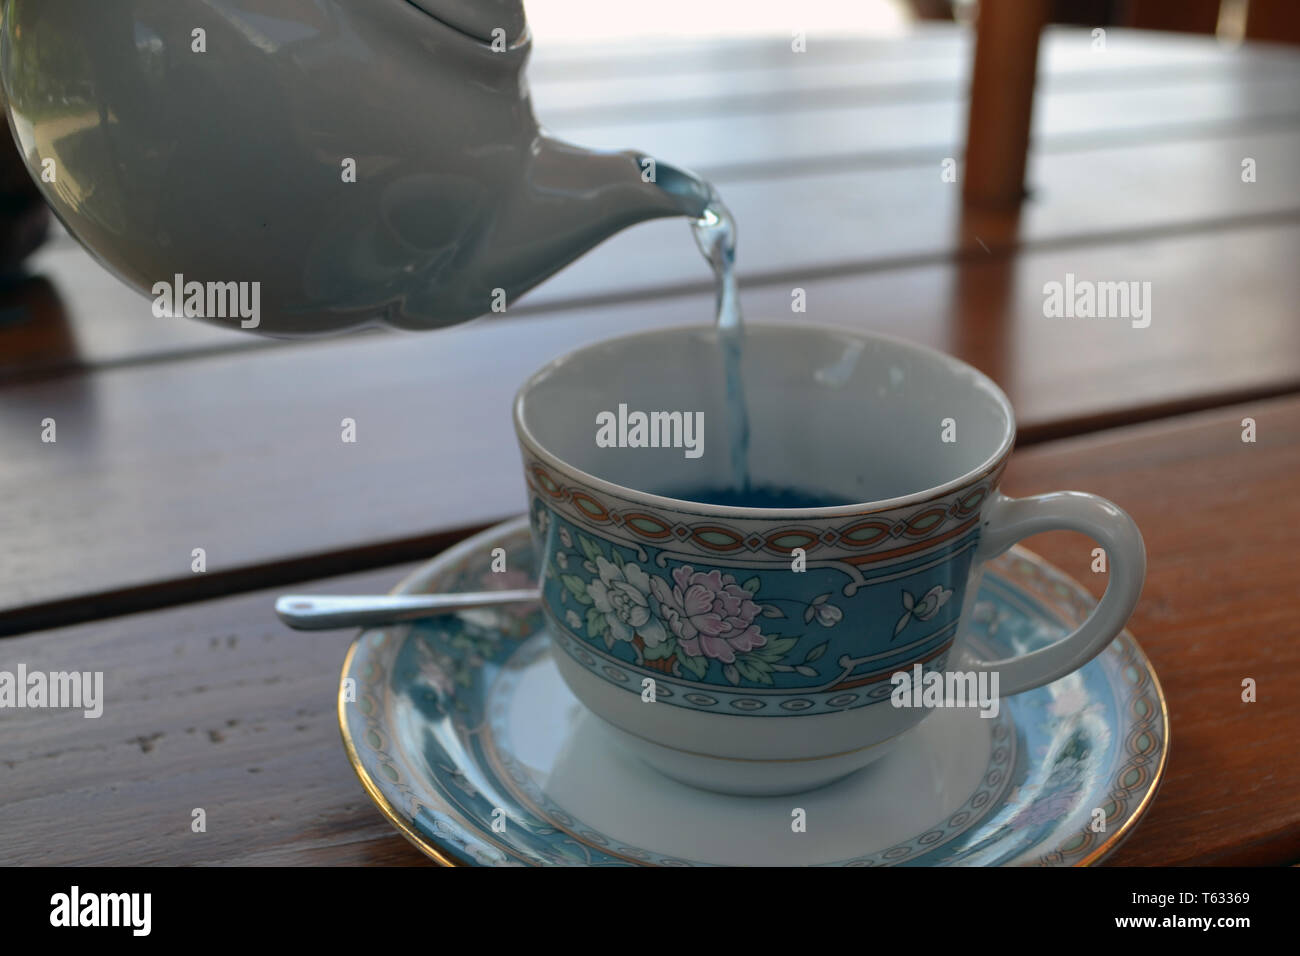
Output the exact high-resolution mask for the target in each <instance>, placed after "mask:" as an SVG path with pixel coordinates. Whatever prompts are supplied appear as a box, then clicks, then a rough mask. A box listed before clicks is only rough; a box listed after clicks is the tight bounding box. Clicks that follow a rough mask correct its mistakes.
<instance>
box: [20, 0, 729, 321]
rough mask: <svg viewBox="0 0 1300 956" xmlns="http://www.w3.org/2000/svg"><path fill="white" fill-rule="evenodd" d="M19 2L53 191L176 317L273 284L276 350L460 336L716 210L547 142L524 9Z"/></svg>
mask: <svg viewBox="0 0 1300 956" xmlns="http://www.w3.org/2000/svg"><path fill="white" fill-rule="evenodd" d="M3 3H4V19H3V27H2V30H3V32H2V35H0V72H2V76H3V82H4V88H5V91H6V92H7V94H8V99H9V121H10V125H11V127H12V130H13V133H14V137H15V139H16V141H17V143H18V146H19V149H20V151H21V152H22V154H23V156H24V158H25V160H26V162H27V165H28V167H29V169H30V170H31V172H32V175H33V177H34V178H35V179H36V181H37V183H38V184H39V186H40V188H41V190H42V192H43V193H44V195H45V198H46V199H47V200H48V201H49V203H50V205H51V206H52V207H53V209H54V210H55V212H56V213H57V214H58V216H59V218H60V219H61V220H62V221H63V222H64V224H65V225H66V226H67V227H68V229H69V230H70V231H71V232H72V233H73V235H75V236H76V237H77V238H78V239H80V240H81V242H82V243H83V244H84V245H85V246H86V247H87V248H89V249H90V251H91V252H92V253H94V254H95V255H96V256H97V257H98V258H99V259H100V260H101V261H102V262H103V263H104V264H105V265H106V266H107V267H108V268H110V269H111V270H113V271H114V272H115V273H116V274H117V275H118V276H120V277H121V278H122V279H124V280H125V281H126V282H128V283H129V284H131V285H132V286H135V287H136V288H138V289H140V290H141V291H143V292H145V293H146V294H147V295H153V296H154V297H155V305H157V302H158V297H159V296H160V295H161V293H162V290H163V287H164V286H166V287H174V288H175V289H177V290H180V289H182V288H188V287H190V286H192V285H193V284H194V283H199V284H201V285H206V286H207V287H208V288H209V290H211V288H212V287H213V286H214V285H216V286H217V287H218V289H220V288H222V287H223V286H224V287H227V288H233V287H229V286H228V285H227V284H229V283H247V284H248V287H250V288H252V287H254V286H253V284H254V283H257V284H258V285H257V286H256V288H257V290H258V294H259V300H260V314H261V319H260V322H259V323H258V325H257V327H258V330H259V331H261V332H267V333H271V334H279V335H300V334H309V333H317V332H329V331H335V330H339V329H344V328H350V327H355V326H360V325H366V324H373V323H379V322H382V323H387V324H390V325H394V326H399V327H403V328H432V327H437V326H443V325H449V324H451V323H454V322H460V321H463V320H466V319H469V318H472V317H474V316H477V315H481V314H483V313H485V312H488V311H490V310H491V309H492V308H493V306H494V305H499V304H500V303H502V302H504V303H505V304H506V305H507V307H508V305H509V304H510V303H513V302H514V300H515V299H516V297H518V296H519V295H521V294H522V293H523V292H525V291H526V290H528V289H530V288H532V287H533V286H534V285H536V284H537V283H539V282H541V281H542V280H543V279H545V278H547V277H548V276H549V275H551V274H552V273H554V272H556V271H557V270H558V269H560V268H561V267H562V266H564V265H566V264H567V263H569V262H570V261H572V260H573V259H575V258H576V257H578V256H579V255H581V254H582V253H584V252H586V251H587V250H588V249H590V248H591V247H592V246H594V245H596V244H597V243H599V242H601V241H602V240H603V239H605V238H607V237H608V236H610V235H612V234H613V233H615V232H617V231H618V230H620V229H623V228H624V227H626V226H629V225H631V224H633V223H636V222H640V221H642V220H646V219H652V218H657V217H662V216H672V215H688V216H698V215H700V213H701V211H702V210H703V207H704V205H705V203H706V201H707V193H706V190H705V188H704V187H703V186H702V185H701V184H700V183H699V182H698V181H697V180H696V179H694V177H691V176H689V175H688V174H685V173H682V172H681V171H679V170H675V169H672V168H671V167H669V166H667V165H665V164H662V163H658V164H654V165H653V167H651V166H650V164H648V163H646V162H645V161H644V160H645V159H646V158H645V157H642V156H641V155H640V154H638V153H635V152H618V153H612V152H593V151H589V150H584V149H581V148H579V147H576V146H572V145H569V144H566V143H563V142H560V141H558V140H556V139H553V138H552V137H550V136H548V135H547V134H546V133H545V132H543V131H542V130H541V129H540V128H539V126H538V124H537V121H536V119H535V118H534V116H533V110H532V104H531V102H530V99H529V95H528V87H527V84H526V81H525V78H524V65H525V63H526V61H527V59H528V54H529V49H530V46H529V34H528V27H527V24H526V22H525V19H524V11H523V6H522V3H521V2H520V0H3ZM651 172H653V180H651V181H647V179H648V178H649V176H650V174H651ZM196 288H197V287H196ZM196 301H199V302H200V305H199V307H198V310H197V311H196V310H195V308H193V307H191V308H190V309H189V311H188V312H186V313H185V314H193V315H197V316H198V317H202V318H207V319H210V320H212V321H216V322H220V323H222V324H227V325H229V324H232V323H234V322H238V321H239V319H238V316H230V315H228V314H227V315H222V314H212V313H213V312H216V313H221V312H222V309H221V308H220V306H221V302H222V300H221V296H220V295H218V297H217V299H216V302H217V306H218V307H217V308H216V309H215V310H214V309H212V308H211V305H212V302H213V297H212V295H211V293H210V292H209V295H208V296H207V299H206V302H207V303H208V306H209V308H208V310H207V311H204V309H203V307H202V301H204V300H203V297H202V296H200V299H199V300H196ZM173 304H174V308H175V313H181V312H182V311H183V310H182V306H181V303H180V302H179V301H176V302H174V303H173ZM239 324H240V325H243V326H245V327H250V323H248V322H239Z"/></svg>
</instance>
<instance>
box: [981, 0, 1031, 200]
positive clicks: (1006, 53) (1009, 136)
mask: <svg viewBox="0 0 1300 956" xmlns="http://www.w3.org/2000/svg"><path fill="white" fill-rule="evenodd" d="M1047 8H1048V2H1047V0H981V3H980V6H979V19H978V21H977V23H976V39H975V64H974V69H973V70H972V72H971V90H970V114H969V118H968V121H967V127H966V174H965V179H964V181H963V186H962V195H963V197H964V198H965V200H966V202H967V203H968V204H970V205H975V206H990V207H1002V208H1005V207H1008V206H1016V205H1018V204H1019V203H1020V200H1021V199H1022V198H1023V196H1024V189H1025V185H1024V184H1025V161H1026V157H1027V155H1028V152H1029V126H1030V121H1031V119H1032V117H1033V112H1034V77H1035V74H1036V72H1037V69H1038V36H1039V34H1040V33H1041V32H1042V29H1043V26H1044V24H1046V22H1047V12H1048V11H1047Z"/></svg>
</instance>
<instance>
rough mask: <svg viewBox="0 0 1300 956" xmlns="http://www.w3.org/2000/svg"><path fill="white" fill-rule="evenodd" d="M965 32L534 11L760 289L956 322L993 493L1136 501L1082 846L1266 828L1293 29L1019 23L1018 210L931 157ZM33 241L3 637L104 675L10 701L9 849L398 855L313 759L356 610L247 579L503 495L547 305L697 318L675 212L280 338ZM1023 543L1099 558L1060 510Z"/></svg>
mask: <svg viewBox="0 0 1300 956" xmlns="http://www.w3.org/2000/svg"><path fill="white" fill-rule="evenodd" d="M969 59H970V41H969V37H967V36H966V35H965V34H963V33H962V32H960V31H958V30H956V29H952V28H923V29H920V30H918V31H917V32H916V33H915V34H914V35H912V36H909V37H907V38H905V39H902V40H887V41H886V40H863V39H843V38H816V37H814V38H810V40H809V43H808V52H807V53H804V54H797V55H796V54H793V53H791V51H790V48H789V42H788V39H787V38H777V39H774V40H773V41H771V42H759V41H753V40H747V41H744V42H739V41H737V42H719V43H710V44H686V43H679V42H663V43H658V44H654V43H651V44H638V45H637V46H636V47H635V48H628V49H622V48H618V47H609V46H604V47H601V48H600V49H556V50H538V51H537V53H536V59H535V63H534V65H533V68H532V74H531V75H532V81H533V86H534V95H535V98H536V102H537V108H538V113H539V115H540V116H541V117H542V119H543V121H544V122H546V123H547V125H548V126H550V127H551V128H552V129H553V130H554V131H555V132H557V133H558V134H560V135H564V136H567V137H569V138H572V139H574V140H575V141H578V142H583V143H586V144H590V145H594V146H618V147H625V146H633V145H635V146H638V147H641V148H644V149H647V150H648V151H650V152H651V153H653V154H655V155H658V156H661V157H663V158H664V159H666V160H671V161H673V162H677V163H681V164H683V165H686V166H691V167H696V168H697V169H699V170H700V171H701V172H702V173H704V174H706V175H709V176H711V177H712V178H713V179H714V180H715V181H716V182H717V184H718V186H719V187H720V189H721V190H722V192H723V195H724V196H725V197H726V198H727V199H728V202H729V203H730V204H731V206H732V207H733V209H734V210H735V212H736V214H737V215H738V218H739V222H740V225H741V237H742V238H741V250H740V263H741V275H742V284H743V288H744V290H745V291H744V304H745V307H746V309H747V312H748V314H749V315H750V316H751V317H754V318H763V319H767V320H772V321H786V322H793V323H799V322H819V323H830V324H842V325H845V326H852V327H861V328H869V329H874V330H881V331H885V332H889V333H892V334H897V335H903V336H906V337H909V338H912V339H915V340H917V341H921V342H924V343H927V344H930V345H934V346H937V347H939V348H942V349H945V350H948V351H950V352H952V353H953V354H956V355H958V356H960V357H962V358H963V359H965V360H966V361H968V362H971V363H972V364H974V365H976V366H977V367H979V368H981V369H983V370H984V371H986V372H988V373H989V374H990V375H992V376H993V377H994V378H996V379H997V380H998V381H999V382H1000V383H1001V384H1002V385H1003V386H1004V388H1005V389H1006V390H1007V392H1008V394H1009V395H1010V397H1011V399H1012V401H1013V403H1014V404H1015V405H1016V407H1017V409H1018V414H1019V416H1020V419H1021V423H1022V429H1021V434H1020V448H1019V450H1018V451H1017V452H1016V453H1015V456H1014V457H1013V460H1012V464H1011V466H1010V469H1009V472H1008V475H1007V478H1006V481H1005V489H1006V490H1007V491H1008V492H1009V493H1011V494H1024V493H1032V492H1037V491H1043V490H1048V489H1054V488H1065V487H1077V488H1080V489H1084V490H1088V491H1093V492H1097V493H1099V494H1102V495H1105V496H1107V497H1109V498H1111V499H1113V500H1114V501H1116V502H1118V503H1119V504H1120V505H1122V506H1123V507H1124V508H1126V509H1127V510H1128V511H1129V512H1130V513H1131V514H1132V515H1133V516H1134V518H1135V519H1136V520H1137V522H1138V524H1139V526H1140V527H1141V528H1142V530H1143V533H1144V535H1145V537H1146V541H1147V547H1148V551H1149V555H1150V570H1149V574H1148V579H1147V585H1146V589H1145V591H1144V594H1143V599H1142V602H1141V604H1140V605H1139V607H1138V610H1137V613H1136V614H1135V616H1134V617H1133V620H1132V622H1131V630H1132V631H1133V633H1134V634H1135V635H1137V637H1138V639H1139V640H1140V642H1141V643H1142V646H1143V647H1144V648H1145V649H1146V651H1147V653H1148V654H1149V655H1150V657H1151V659H1152V661H1153V662H1154V664H1155V667H1156V669H1157V671H1158V673H1159V675H1160V678H1161V680H1162V682H1163V684H1164V688H1165V692H1166V694H1167V696H1168V699H1169V702H1170V708H1171V719H1172V734H1171V737H1172V751H1171V756H1170V761H1169V766H1168V772H1167V776H1166V779H1165V782H1164V785H1163V787H1162V789H1161V792H1160V794H1159V795H1158V797H1157V799H1156V801H1155V803H1154V805H1153V807H1152V808H1151V810H1150V812H1149V814H1148V816H1147V817H1146V819H1145V820H1144V821H1143V822H1142V824H1141V825H1140V826H1139V827H1138V829H1137V830H1136V832H1135V834H1134V835H1133V836H1132V838H1131V839H1130V840H1129V841H1128V842H1127V843H1126V844H1125V845H1124V846H1123V847H1122V848H1121V849H1120V851H1119V852H1117V853H1116V855H1115V856H1114V857H1113V858H1112V859H1113V861H1114V862H1116V863H1128V864H1158V863H1230V862H1231V863H1258V864H1283V863H1294V862H1296V861H1297V860H1298V859H1300V760H1297V758H1296V757H1295V753H1294V748H1295V743H1296V741H1297V740H1298V739H1300V707H1298V706H1297V704H1296V700H1297V699H1300V615H1297V611H1298V610H1300V606H1298V604H1300V602H1298V601H1297V597H1296V571H1295V568H1296V557H1297V554H1300V496H1298V495H1297V490H1300V478H1297V475H1300V308H1298V307H1297V302H1300V269H1297V268H1296V265H1297V263H1298V262H1300V188H1297V187H1298V186H1300V182H1298V179H1300V55H1298V54H1297V53H1296V52H1294V51H1290V50H1286V49H1282V48H1267V47H1251V46H1247V47H1243V48H1239V49H1228V48H1223V47H1220V46H1218V45H1216V44H1215V43H1214V42H1212V41H1209V40H1206V39H1203V38H1201V39H1196V38H1186V37H1175V36H1172V35H1155V34H1142V33H1136V32H1125V31H1115V30H1112V31H1109V37H1108V43H1107V48H1106V51H1105V52H1104V53H1098V52H1095V51H1093V50H1092V49H1091V45H1090V37H1089V34H1088V32H1087V31H1086V30H1066V29H1050V30H1048V31H1047V33H1046V34H1045V36H1044V39H1043V48H1042V53H1041V60H1040V77H1039V84H1040V89H1039V93H1038V96H1037V106H1036V109H1037V115H1036V119H1035V126H1034V133H1033V135H1034V142H1033V148H1032V152H1031V161H1030V168H1029V174H1028V175H1029V181H1030V184H1031V187H1032V199H1031V201H1030V202H1029V203H1028V204H1027V205H1026V206H1025V207H1024V209H1023V210H1022V213H1021V215H1020V216H1019V219H1018V221H1015V222H1013V221H1010V220H1009V219H1008V218H1007V217H1005V216H1002V217H998V216H993V215H991V214H984V215H973V214H963V212H962V205H961V201H960V188H961V186H960V181H958V182H946V181H944V177H943V176H942V172H943V161H944V160H945V159H948V158H953V159H956V160H957V161H958V168H959V167H960V159H961V155H962V144H961V142H960V139H961V136H962V131H963V129H964V109H965V107H964V88H965V83H966V81H967V71H968V64H969ZM1246 158H1251V159H1253V160H1254V161H1255V169H1256V180H1255V181H1254V182H1251V183H1246V182H1243V181H1242V176H1241V171H1242V162H1243V160H1244V159H1246ZM32 267H33V272H34V275H33V277H32V278H30V279H28V280H27V281H25V282H23V283H21V284H19V285H18V286H17V287H14V288H10V289H7V290H4V291H3V292H2V293H0V299H2V301H0V315H4V316H6V317H7V319H8V321H7V322H6V323H5V324H3V325H0V542H3V547H0V635H3V636H2V637H0V669H10V670H12V669H13V668H14V667H16V665H17V663H19V662H23V663H25V664H26V665H27V666H28V668H29V669H41V670H56V669H70V668H75V669H78V670H103V671H104V672H105V681H106V693H107V698H108V699H107V704H106V707H105V711H104V715H103V716H102V717H101V718H100V719H98V720H94V721H87V720H85V719H83V718H82V717H81V716H80V715H79V714H74V713H69V712H37V711H29V710H15V711H5V712H0V834H2V835H3V839H0V864H14V863H88V864H101V863H121V864H138V863H276V864H283V863H313V864H315V863H386V864H406V863H420V862H423V859H424V858H423V857H422V856H420V854H419V853H418V852H417V851H415V850H414V849H413V848H411V847H410V846H409V845H408V844H406V842H405V841H404V840H403V839H402V838H401V837H400V836H398V835H397V834H396V833H395V832H394V831H393V830H392V829H391V828H390V827H389V826H388V825H387V824H386V823H385V822H384V821H383V819H382V818H381V816H380V815H379V813H378V811H377V810H375V809H374V808H373V807H372V806H371V804H370V802H369V800H368V798H367V797H366V795H365V793H364V792H363V790H362V788H361V786H360V784H359V783H358V781H357V780H356V778H355V777H354V776H353V774H352V773H351V771H350V769H349V767H348V764H347V761H346V759H345V758H344V755H343V749H342V746H341V744H340V740H339V735H338V729H337V726H336V719H335V712H334V700H335V694H336V689H337V680H338V671H339V667H340V664H341V662H342V659H343V655H344V652H345V650H346V644H347V638H345V637H343V636H342V635H336V636H306V635H301V634H296V633H291V632H289V631H287V630H285V629H284V628H283V627H281V626H280V625H279V624H278V623H277V622H276V620H275V619H274V617H273V616H272V614H271V610H270V608H271V602H272V599H273V597H274V596H275V595H276V594H277V593H278V592H279V591H281V590H283V589H284V588H286V587H287V586H289V585H290V584H292V586H293V589H294V590H321V591H326V590H329V591H336V592H344V591H366V590H383V589H387V588H388V587H390V586H391V585H392V584H393V583H395V582H396V581H397V580H398V579H399V578H400V577H401V576H402V574H403V573H404V572H405V571H406V570H407V569H408V568H409V566H410V562H413V561H416V560H419V559H422V558H425V557H427V556H429V555H430V554H432V553H434V552H436V551H437V550H438V549H439V548H441V547H444V546H445V545H446V544H448V543H450V542H451V541H454V540H456V539H458V538H460V537H463V536H464V535H465V534H466V533H467V532H468V531H469V530H472V529H474V528H476V527H480V526H482V525H484V524H487V523H490V522H493V521H496V520H498V519H502V518H505V517H507V516H510V515H512V514H514V513H517V512H518V511H520V510H521V507H522V502H523V483H522V476H521V474H520V470H519V468H518V464H517V461H516V454H517V453H516V450H515V445H514V440H513V436H512V434H511V428H510V423H509V418H508V406H509V400H510V397H511V395H512V394H513V391H514V389H515V388H516V386H517V384H518V383H519V381H520V380H521V379H522V378H523V377H524V376H525V375H526V374H527V373H528V372H530V371H531V370H532V369H534V368H535V367H537V366H538V365H540V364H541V363H543V362H544V361H546V360H548V359H550V358H552V357H554V356H556V355H558V354H560V353H562V352H564V351H567V350H568V349H570V348H572V347H574V346H575V345H579V344H582V343H585V342H590V341H593V340H596V339H598V338H601V337H605V336H608V335H612V334H615V333H620V332H627V331H630V330H633V329H638V328H651V327H656V326H665V325H672V324H680V323H683V322H693V321H704V320H706V318H707V316H708V312H709V303H710V299H711V292H710V288H709V279H708V275H707V272H706V270H705V268H704V265H703V263H702V262H701V261H700V260H699V258H698V256H697V255H696V253H695V251H694V249H693V248H692V246H691V243H690V241H689V238H688V233H687V230H686V228H685V226H684V225H683V224H682V223H681V222H674V221H661V222H656V223H651V224H646V225H643V226H640V227H637V228H636V229H633V230H630V231H628V232H626V233H624V234H622V235H620V236H618V237H616V238H614V239H613V240H611V241H610V242H608V243H607V244H605V245H604V246H602V247H601V248H600V249H598V250H596V251H595V252H593V253H592V254H590V255H589V256H588V257H587V258H586V259H584V260H583V261H581V262H579V263H577V264H575V265H574V266H572V267H571V268H570V269H568V270H566V271H565V272H563V273H561V274H560V275H558V276H557V277H555V278H554V279H553V280H552V281H550V282H549V283H547V284H546V285H545V286H543V287H542V288H540V289H538V290H537V291H536V292H535V293H533V294H532V295H531V296H529V297H528V298H527V299H525V300H523V301H522V302H521V303H520V305H519V306H518V307H517V308H516V309H514V310H513V311H512V312H511V313H510V314H509V315H507V316H505V317H500V318H496V319H491V320H482V321H480V322H478V323H475V324H473V325H471V326H469V327H461V328H457V329H452V330H448V331H446V332H441V333H437V334H430V335H424V336H412V335H397V334H366V335H355V336H349V337H346V338H338V339H331V340H325V341H316V342H311V343H297V344H284V343H276V342H270V341H267V340H262V339H257V338H253V337H248V336H245V335H242V334H237V333H231V332H226V331H224V330H219V329H214V328H209V327H206V326H202V325H199V324H197V323H193V322H184V321H178V320H159V319H155V318H153V317H152V315H151V314H150V308H149V302H148V300H147V299H145V298H142V297H139V296H136V295H135V294H133V293H131V292H128V291H126V290H125V289H123V288H121V287H120V286H119V285H117V284H116V281H115V280H114V279H112V278H111V277H109V276H108V275H107V274H106V273H104V272H103V271H102V270H100V269H99V268H98V267H97V266H96V265H94V264H93V263H92V262H91V260H90V259H89V257H88V256H87V255H86V254H85V253H83V252H82V251H81V250H80V249H79V247H78V246H76V244H75V243H73V242H72V241H71V240H70V239H68V238H67V237H66V236H65V237H60V238H57V239H56V240H55V241H53V242H52V243H50V244H49V245H47V247H46V248H45V249H44V250H42V251H41V252H40V253H39V254H38V255H37V256H36V257H35V259H34V260H33V263H32ZM1067 272H1072V273H1074V274H1075V275H1076V276H1078V277H1079V278H1088V279H1093V280H1097V281H1127V280H1142V281H1150V282H1151V284H1152V290H1153V306H1154V312H1153V317H1152V322H1151V325H1150V327H1148V328H1145V329H1134V328H1132V327H1131V325H1130V324H1129V323H1126V322H1099V321H1095V320H1093V321H1089V320H1068V319H1047V318H1044V315H1043V286H1044V283H1046V282H1049V281H1061V280H1063V278H1064V276H1065V274H1066V273H1067ZM794 288H801V289H804V290H805V293H806V298H807V303H808V311H807V313H806V314H792V312H791V308H790V302H791V294H792V290H793V289H794ZM344 417H351V418H354V419H355V420H356V422H357V429H358V441H357V442H356V443H355V444H344V443H341V442H340V441H339V422H340V420H341V419H342V418H344ZM1246 417H1250V418H1253V419H1255V421H1256V423H1257V435H1258V440H1257V441H1256V442H1254V443H1244V442H1243V441H1242V440H1241V432H1242V419H1244V418H1246ZM45 418H54V419H55V420H56V422H57V437H58V441H57V442H56V443H53V444H48V443H42V442H41V440H40V433H41V422H42V420H43V419H45ZM1030 546H1031V547H1033V548H1034V549H1035V550H1038V551H1039V552H1040V553H1042V554H1043V555H1044V556H1046V557H1047V558H1048V559H1049V560H1051V561H1053V562H1054V563H1056V564H1058V565H1059V566H1061V567H1063V568H1065V569H1066V570H1068V571H1070V572H1071V573H1073V574H1075V575H1077V576H1078V577H1079V579H1080V580H1081V581H1083V583H1084V584H1085V585H1086V586H1087V587H1089V588H1090V589H1091V590H1093V591H1094V592H1096V593H1100V590H1101V588H1102V587H1103V585H1104V580H1102V577H1103V576H1101V575H1094V574H1091V573H1090V572H1089V568H1088V566H1089V559H1090V551H1091V548H1092V546H1093V545H1092V543H1091V542H1089V541H1086V540H1085V539H1083V538H1082V537H1079V536H1073V535H1067V534H1060V535H1048V536H1043V537H1041V538H1038V539H1035V540H1033V541H1032V542H1031V545H1030ZM199 547H201V548H204V549H205V551H206V555H207V571H206V572H204V573H201V574H200V573H194V572H192V571H191V553H192V550H193V549H194V548H199ZM337 575H344V576H341V577H338V576H337ZM1246 677H1251V678H1254V679H1255V680H1256V681H1257V682H1258V687H1259V691H1258V701H1257V702H1256V703H1253V704H1246V703H1242V701H1241V697H1240V695H1241V682H1242V680H1243V678H1246ZM196 807H203V808H204V809H205V810H206V813H207V820H208V830H207V832H206V833H204V834H195V833H192V832H191V831H190V820H191V811H192V810H193V809H194V808H196Z"/></svg>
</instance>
